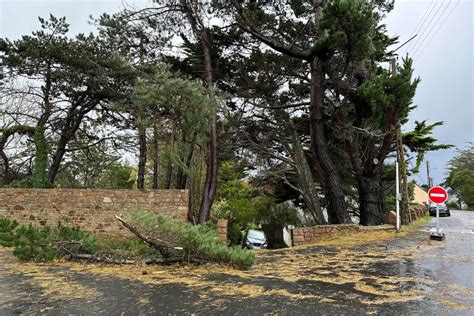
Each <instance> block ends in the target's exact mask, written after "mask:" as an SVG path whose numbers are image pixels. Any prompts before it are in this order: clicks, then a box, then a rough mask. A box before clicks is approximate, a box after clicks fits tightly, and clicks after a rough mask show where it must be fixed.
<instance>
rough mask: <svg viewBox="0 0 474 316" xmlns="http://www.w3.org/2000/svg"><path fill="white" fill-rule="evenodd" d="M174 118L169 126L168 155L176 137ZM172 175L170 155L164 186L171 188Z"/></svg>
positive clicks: (172, 148) (171, 150)
mask: <svg viewBox="0 0 474 316" xmlns="http://www.w3.org/2000/svg"><path fill="white" fill-rule="evenodd" d="M176 125H177V122H176V120H173V126H172V128H171V139H170V146H169V155H171V154H172V152H173V150H174V138H175V137H176V136H175V135H176ZM172 177H173V163H172V161H171V157H170V158H168V167H167V168H166V182H165V188H166V189H168V190H169V189H171V178H172Z"/></svg>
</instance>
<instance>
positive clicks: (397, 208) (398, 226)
mask: <svg viewBox="0 0 474 316" xmlns="http://www.w3.org/2000/svg"><path fill="white" fill-rule="evenodd" d="M398 177H399V175H398V158H397V161H396V162H395V178H396V179H395V201H396V210H397V232H398V233H399V232H400V182H399V179H398Z"/></svg>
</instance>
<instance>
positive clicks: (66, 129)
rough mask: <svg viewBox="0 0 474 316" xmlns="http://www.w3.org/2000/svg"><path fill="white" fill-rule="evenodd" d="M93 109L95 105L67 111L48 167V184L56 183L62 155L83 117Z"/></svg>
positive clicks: (72, 108)
mask: <svg viewBox="0 0 474 316" xmlns="http://www.w3.org/2000/svg"><path fill="white" fill-rule="evenodd" d="M94 107H95V105H94V106H90V105H89V106H87V107H86V108H85V109H81V108H79V109H78V108H77V107H71V108H70V109H69V111H68V115H67V117H66V119H65V120H64V123H63V126H62V128H61V133H60V136H59V140H58V142H57V144H56V150H55V152H54V155H53V159H52V161H51V166H50V167H49V171H48V181H49V183H50V184H54V183H55V181H56V176H57V175H58V172H59V167H60V166H61V161H62V159H63V157H64V154H65V153H66V147H67V145H68V144H69V142H70V141H71V139H72V138H73V137H74V135H75V134H76V132H77V130H78V129H79V127H80V126H81V123H82V119H83V118H84V115H85V114H86V113H88V112H89V111H90V110H92V108H94Z"/></svg>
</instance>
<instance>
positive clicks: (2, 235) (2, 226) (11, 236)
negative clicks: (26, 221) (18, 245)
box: [0, 218, 18, 247]
mask: <svg viewBox="0 0 474 316" xmlns="http://www.w3.org/2000/svg"><path fill="white" fill-rule="evenodd" d="M17 226H18V222H17V221H15V220H13V221H12V220H9V219H7V218H0V245H2V246H4V247H12V246H13V242H14V240H15V233H14V231H15V228H16V227H17Z"/></svg>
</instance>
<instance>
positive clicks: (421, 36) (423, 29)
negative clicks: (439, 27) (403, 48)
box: [407, 0, 451, 53]
mask: <svg viewBox="0 0 474 316" xmlns="http://www.w3.org/2000/svg"><path fill="white" fill-rule="evenodd" d="M449 1H451V0H449ZM438 3H439V6H437V4H438ZM442 7H443V2H442V1H438V2H436V3H435V6H434V7H433V9H434V8H437V9H436V11H434V14H433V15H431V13H430V14H429V15H428V16H427V18H426V20H425V22H428V23H427V24H425V23H423V25H422V26H421V28H420V29H419V32H420V33H419V34H418V35H419V36H418V38H417V41H416V42H415V43H414V44H413V46H412V47H411V50H415V49H416V48H417V46H418V44H419V43H420V42H421V41H423V40H424V38H425V37H426V34H425V33H426V31H427V30H428V29H429V27H430V25H431V22H433V20H434V19H435V17H436V16H437V15H438V12H439V10H440V9H441V8H442ZM431 12H433V10H431ZM407 53H408V50H407Z"/></svg>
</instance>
